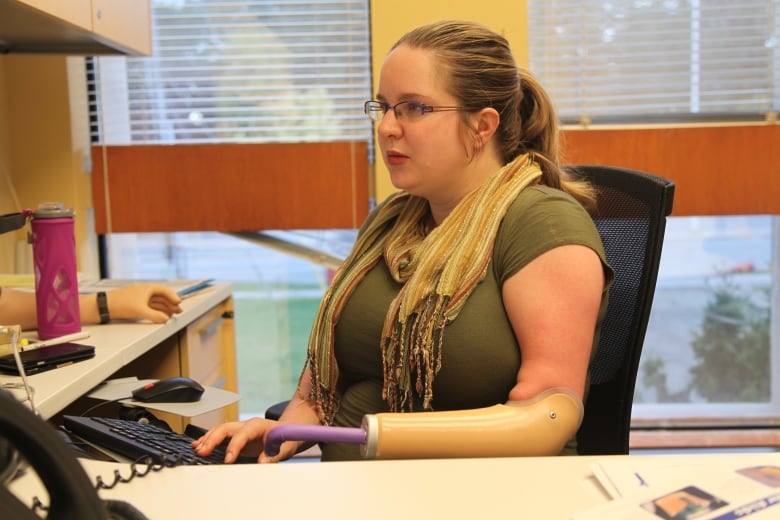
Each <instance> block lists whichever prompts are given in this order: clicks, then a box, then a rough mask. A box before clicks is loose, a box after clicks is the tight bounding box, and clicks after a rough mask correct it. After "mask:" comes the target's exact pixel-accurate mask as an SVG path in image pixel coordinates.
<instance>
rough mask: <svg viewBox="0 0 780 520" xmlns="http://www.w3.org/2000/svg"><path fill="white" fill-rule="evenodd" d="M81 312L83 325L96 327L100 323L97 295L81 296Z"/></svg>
mask: <svg viewBox="0 0 780 520" xmlns="http://www.w3.org/2000/svg"><path fill="white" fill-rule="evenodd" d="M79 312H80V314H81V323H83V324H85V325H94V324H97V323H100V312H98V304H97V294H80V295H79Z"/></svg>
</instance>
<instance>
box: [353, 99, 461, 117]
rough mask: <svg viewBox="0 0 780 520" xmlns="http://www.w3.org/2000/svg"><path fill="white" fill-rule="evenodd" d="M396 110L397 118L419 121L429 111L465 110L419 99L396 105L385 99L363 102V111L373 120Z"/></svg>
mask: <svg viewBox="0 0 780 520" xmlns="http://www.w3.org/2000/svg"><path fill="white" fill-rule="evenodd" d="M391 109H392V111H393V112H395V118H396V119H405V120H406V121H417V120H418V119H421V118H422V117H423V116H424V115H425V114H427V113H428V112H452V111H454V110H464V108H463V107H446V106H439V107H434V106H431V105H426V104H425V103H420V102H419V101H411V100H408V101H400V102H398V103H396V104H395V105H389V104H387V103H385V102H384V101H373V100H372V101H366V102H365V103H364V104H363V112H365V113H366V115H367V116H368V118H369V119H371V120H372V121H381V120H382V118H383V117H384V116H385V114H386V113H387V111H388V110H391Z"/></svg>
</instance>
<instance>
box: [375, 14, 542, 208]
mask: <svg viewBox="0 0 780 520" xmlns="http://www.w3.org/2000/svg"><path fill="white" fill-rule="evenodd" d="M486 5H489V8H486ZM410 13H411V15H410ZM442 19H463V20H474V21H477V22H481V23H483V24H485V25H487V26H488V27H490V28H491V29H493V30H494V31H496V32H499V33H501V34H503V35H504V36H505V37H506V38H507V39H508V40H509V44H510V45H511V46H512V51H513V52H514V54H515V58H516V59H517V61H518V64H520V65H527V64H528V40H527V37H526V35H527V32H528V31H527V29H528V10H527V6H526V2H519V1H518V0H488V1H487V2H479V1H476V2H453V1H451V0H425V1H423V0H414V1H409V0H400V1H395V2H389V1H383V0H374V1H372V2H371V48H372V52H373V57H372V63H371V69H372V78H373V81H374V83H373V89H372V90H373V92H376V81H377V80H378V78H379V70H380V69H381V67H382V62H383V61H384V57H385V54H386V53H387V50H388V49H389V48H390V46H391V45H393V43H395V42H396V40H398V38H399V37H401V36H402V35H403V34H404V33H405V32H407V31H409V30H411V29H413V28H414V27H416V26H418V25H423V24H426V23H429V22H433V21H436V20H442ZM375 168H376V179H375V182H376V184H375V190H376V199H377V201H381V200H383V199H384V198H385V197H387V196H388V195H389V194H391V193H392V192H393V191H395V188H393V185H392V184H391V183H390V180H389V175H388V173H387V168H385V165H384V163H383V162H382V159H381V157H377V158H376V164H375Z"/></svg>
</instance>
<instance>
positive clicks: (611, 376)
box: [569, 165, 675, 455]
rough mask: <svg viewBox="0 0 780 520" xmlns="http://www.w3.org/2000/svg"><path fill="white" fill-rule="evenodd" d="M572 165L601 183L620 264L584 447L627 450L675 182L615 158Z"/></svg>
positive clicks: (602, 223) (599, 216)
mask: <svg viewBox="0 0 780 520" xmlns="http://www.w3.org/2000/svg"><path fill="white" fill-rule="evenodd" d="M569 171H570V172H571V173H572V174H573V175H574V176H576V177H580V178H584V179H587V180H588V181H589V182H590V183H591V184H592V185H593V186H594V187H595V188H596V190H597V193H598V195H597V204H596V208H595V209H594V210H593V211H591V217H592V218H593V220H594V222H595V223H596V227H597V228H598V229H599V233H600V234H601V237H602V241H603V243H604V248H605V250H606V254H607V261H608V262H609V263H610V265H612V267H613V269H614V270H615V280H614V282H613V285H612V287H611V288H610V294H609V307H608V310H607V315H606V317H605V319H604V322H603V323H602V329H601V336H600V339H599V348H598V351H597V353H596V355H595V358H594V360H593V362H592V363H591V367H590V383H591V386H590V389H589V393H588V397H587V401H586V403H585V417H584V419H583V423H582V425H581V427H580V430H579V432H578V433H577V444H578V451H579V453H580V454H583V455H584V454H588V455H589V454H625V453H628V448H629V435H630V430H631V412H632V406H633V398H634V389H635V386H636V379H637V373H638V370H639V360H640V357H641V354H642V348H643V344H644V339H645V332H646V331H647V324H648V321H649V319H650V310H651V307H652V303H653V297H654V295H655V287H656V281H657V278H658V269H659V265H660V260H661V251H662V248H663V240H664V232H665V229H666V218H667V217H668V216H669V215H670V214H671V212H672V205H673V201H674V189H675V185H674V182H672V181H670V180H669V179H665V178H663V177H659V176H656V175H652V174H649V173H646V172H642V171H638V170H633V169H628V168H621V167H616V166H597V165H578V166H572V167H570V168H569Z"/></svg>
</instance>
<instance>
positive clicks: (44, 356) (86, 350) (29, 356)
mask: <svg viewBox="0 0 780 520" xmlns="http://www.w3.org/2000/svg"><path fill="white" fill-rule="evenodd" d="M19 356H20V357H21V359H22V366H23V367H24V371H25V373H26V374H27V375H32V374H37V373H39V372H45V371H47V370H52V369H55V368H59V367H62V366H66V365H70V364H72V363H75V362H77V361H82V360H84V359H89V358H91V357H94V356H95V347H93V346H91V345H82V344H80V343H61V344H59V345H51V346H48V347H40V348H36V349H32V350H25V351H23V352H20V353H19ZM0 371H2V372H5V373H11V374H17V375H18V374H19V370H18V369H17V367H16V360H15V359H14V356H13V354H8V355H5V356H2V357H0Z"/></svg>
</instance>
